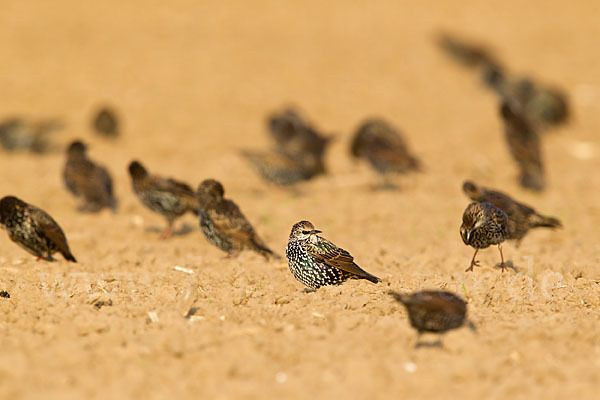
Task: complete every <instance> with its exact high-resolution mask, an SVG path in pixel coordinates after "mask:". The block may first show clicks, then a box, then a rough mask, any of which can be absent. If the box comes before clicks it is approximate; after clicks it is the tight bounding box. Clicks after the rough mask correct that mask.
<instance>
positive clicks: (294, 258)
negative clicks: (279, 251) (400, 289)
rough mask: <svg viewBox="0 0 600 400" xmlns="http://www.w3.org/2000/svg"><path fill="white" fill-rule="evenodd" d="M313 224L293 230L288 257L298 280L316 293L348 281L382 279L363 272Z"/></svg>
mask: <svg viewBox="0 0 600 400" xmlns="http://www.w3.org/2000/svg"><path fill="white" fill-rule="evenodd" d="M320 232H321V231H319V230H316V229H315V227H314V226H313V224H311V223H310V222H308V221H300V222H298V223H296V224H294V226H293V227H292V232H291V233H290V238H289V241H288V245H287V248H286V249H285V256H286V257H287V259H288V265H289V267H290V271H291V272H292V275H294V278H296V279H297V280H299V281H300V282H302V283H303V284H304V285H306V286H308V288H309V289H307V290H306V291H315V290H317V289H319V288H320V287H321V286H325V285H339V284H341V283H343V282H345V281H346V280H348V279H366V280H368V281H370V282H373V283H377V282H379V281H380V279H379V278H377V277H376V276H373V275H371V274H369V273H368V272H366V271H364V270H362V269H361V268H360V267H359V266H358V265H356V264H355V263H354V258H353V257H352V256H351V255H350V253H348V252H347V251H346V250H344V249H342V248H339V247H337V246H336V245H335V244H333V243H331V242H330V241H329V240H327V239H325V238H322V237H321V236H318V235H317V233H320Z"/></svg>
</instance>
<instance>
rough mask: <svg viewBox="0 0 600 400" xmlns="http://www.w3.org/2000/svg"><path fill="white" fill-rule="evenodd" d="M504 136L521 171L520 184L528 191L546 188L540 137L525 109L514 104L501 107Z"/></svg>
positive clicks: (508, 103)
mask: <svg viewBox="0 0 600 400" xmlns="http://www.w3.org/2000/svg"><path fill="white" fill-rule="evenodd" d="M500 115H501V116H502V121H503V122H504V136H505V138H506V143H507V145H508V149H509V151H510V154H511V155H512V157H513V159H514V160H515V162H516V163H517V165H518V166H519V169H520V176H519V182H520V184H521V186H523V187H524V188H527V189H531V190H535V191H541V190H544V188H545V187H546V178H545V176H544V166H543V163H542V149H541V140H540V136H539V134H538V132H537V130H536V129H535V127H534V125H533V124H532V123H531V121H529V120H528V119H527V116H526V115H525V114H524V112H523V109H522V108H521V107H520V106H519V105H517V104H515V103H512V102H508V101H504V102H502V104H501V106H500Z"/></svg>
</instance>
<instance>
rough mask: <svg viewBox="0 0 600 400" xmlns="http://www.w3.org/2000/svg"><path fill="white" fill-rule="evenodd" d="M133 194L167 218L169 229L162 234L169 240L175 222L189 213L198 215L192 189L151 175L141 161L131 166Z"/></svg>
mask: <svg viewBox="0 0 600 400" xmlns="http://www.w3.org/2000/svg"><path fill="white" fill-rule="evenodd" d="M129 175H130V176H131V183H132V187H133V192H134V193H135V194H136V196H137V197H138V198H139V199H140V201H141V202H142V204H144V205H145V206H146V207H148V208H149V209H150V210H152V211H154V212H155V213H158V214H160V215H162V216H163V217H165V218H166V219H167V227H166V228H165V230H164V231H163V233H162V234H161V238H162V239H166V238H168V237H169V236H170V235H171V233H172V232H173V222H174V221H175V220H176V219H177V218H179V217H181V216H182V215H183V214H185V213H187V212H193V213H194V214H196V215H198V201H197V200H196V195H195V193H194V191H193V190H192V188H191V187H190V186H189V185H187V184H185V183H183V182H179V181H176V180H175V179H171V178H163V177H160V176H157V175H150V174H149V173H148V171H147V170H146V168H144V166H143V165H142V164H141V163H140V162H139V161H132V162H131V164H129Z"/></svg>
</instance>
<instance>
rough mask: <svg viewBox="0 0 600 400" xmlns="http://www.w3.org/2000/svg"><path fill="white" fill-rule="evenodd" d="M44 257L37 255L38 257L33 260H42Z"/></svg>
mask: <svg viewBox="0 0 600 400" xmlns="http://www.w3.org/2000/svg"><path fill="white" fill-rule="evenodd" d="M45 259H46V258H45V257H42V256H39V257H38V258H36V259H35V261H42V260H45Z"/></svg>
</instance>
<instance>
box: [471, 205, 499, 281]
mask: <svg viewBox="0 0 600 400" xmlns="http://www.w3.org/2000/svg"><path fill="white" fill-rule="evenodd" d="M460 237H461V238H462V240H463V242H464V243H465V244H466V245H467V246H471V247H473V248H475V254H473V258H472V259H471V265H470V266H469V268H467V269H466V271H473V266H479V261H476V260H475V256H477V252H478V251H479V250H480V249H485V248H487V247H489V246H491V245H494V244H496V245H498V250H499V251H500V258H501V263H500V268H502V272H504V270H505V269H506V267H505V266H504V255H503V254H502V247H501V244H502V242H504V240H506V238H508V217H507V216H506V213H505V212H504V211H502V210H501V209H499V208H498V207H496V206H494V205H493V204H490V203H477V202H473V203H471V204H469V205H468V206H467V208H466V209H465V212H464V214H463V222H462V225H461V226H460ZM466 271H465V272H466Z"/></svg>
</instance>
